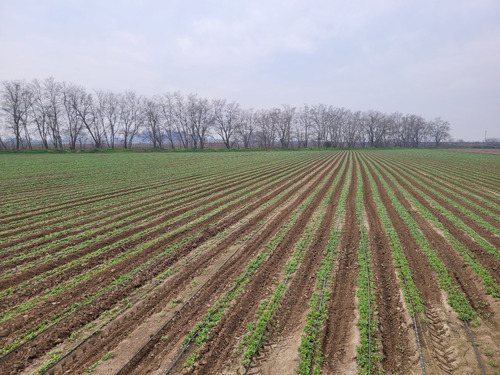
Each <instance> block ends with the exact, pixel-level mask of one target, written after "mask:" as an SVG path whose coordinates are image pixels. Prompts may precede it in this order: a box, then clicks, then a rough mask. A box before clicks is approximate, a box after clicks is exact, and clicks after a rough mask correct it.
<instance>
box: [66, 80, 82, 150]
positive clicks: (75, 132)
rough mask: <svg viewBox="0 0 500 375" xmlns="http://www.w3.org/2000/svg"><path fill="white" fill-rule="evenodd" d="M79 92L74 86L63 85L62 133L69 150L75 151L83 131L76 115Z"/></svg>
mask: <svg viewBox="0 0 500 375" xmlns="http://www.w3.org/2000/svg"><path fill="white" fill-rule="evenodd" d="M80 95H81V90H80V88H79V87H78V86H76V85H74V84H66V83H64V84H63V86H62V102H63V107H64V117H65V129H64V132H65V133H66V135H67V136H68V139H69V149H70V150H75V149H76V143H77V141H78V140H79V139H80V136H81V135H82V131H83V122H82V120H81V118H80V116H79V115H78V111H77V109H76V108H77V106H78V104H79V101H80V100H79V96H80Z"/></svg>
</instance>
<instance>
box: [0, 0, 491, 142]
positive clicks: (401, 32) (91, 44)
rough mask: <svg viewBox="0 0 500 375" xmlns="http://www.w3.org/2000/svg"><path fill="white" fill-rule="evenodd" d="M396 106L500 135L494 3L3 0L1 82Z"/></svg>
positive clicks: (249, 101)
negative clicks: (50, 79) (49, 82)
mask: <svg viewBox="0 0 500 375" xmlns="http://www.w3.org/2000/svg"><path fill="white" fill-rule="evenodd" d="M49 76H53V77H54V78H56V79H57V80H59V81H69V82H74V83H77V84H80V85H83V86H85V87H87V88H88V89H103V90H114V91H123V90H134V91H136V92H138V93H140V94H143V95H154V94H159V93H163V92H167V91H177V90H179V91H181V92H183V93H190V92H193V93H198V94H200V95H202V96H205V97H208V98H226V99H228V100H230V101H236V102H238V103H240V104H241V105H242V106H243V107H244V108H251V107H253V108H270V107H273V106H280V105H281V104H290V105H294V106H301V105H303V104H305V103H308V104H318V103H325V104H331V105H333V106H337V107H346V108H349V109H352V110H370V109H374V110H380V111H383V112H386V113H392V112H395V111H400V112H403V113H413V114H419V115H422V116H423V117H425V118H426V119H428V120H430V119H433V118H435V117H437V116H440V117H442V118H443V119H445V120H448V121H449V122H450V123H451V125H452V136H453V137H454V138H456V139H459V138H462V139H466V140H482V139H484V136H485V131H487V134H488V137H498V138H500V1H498V0H467V1H461V0H439V1H437V0H436V1H427V0H420V1H406V0H387V1H379V0H372V1H356V0H353V1H340V0H339V1H337V0H335V1H333V0H325V1H314V0H313V1H306V0H302V1H292V0H286V1H285V0H283V1H273V0H266V1H260V0H251V1H237V0H226V1H224V0H212V1H210V0H207V1H189V0H184V1H181V0H179V1H174V0H171V1H167V0H163V1H160V0H158V1H153V0H149V1H148V0H136V1H119V0H114V1H111V0H108V1H105V0H98V1H89V0H59V1H55V0H53V1H51V0H31V1H30V0H0V81H3V80H12V79H26V80H31V79H33V78H40V79H43V78H47V77H49Z"/></svg>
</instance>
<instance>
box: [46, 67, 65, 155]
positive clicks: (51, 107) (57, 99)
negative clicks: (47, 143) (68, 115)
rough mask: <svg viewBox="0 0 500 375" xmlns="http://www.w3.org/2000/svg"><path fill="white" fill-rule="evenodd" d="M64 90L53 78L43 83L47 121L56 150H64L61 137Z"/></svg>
mask: <svg viewBox="0 0 500 375" xmlns="http://www.w3.org/2000/svg"><path fill="white" fill-rule="evenodd" d="M62 90H63V85H62V84H61V83H59V82H57V81H56V80H55V79H54V78H53V77H50V78H47V79H46V80H45V81H44V82H43V93H44V100H45V101H46V103H47V106H46V110H47V121H48V126H49V131H50V135H51V139H52V144H53V146H54V148H63V144H62V137H61V121H62V117H63V115H62V111H63V108H62V107H63V105H62V101H63V98H62Z"/></svg>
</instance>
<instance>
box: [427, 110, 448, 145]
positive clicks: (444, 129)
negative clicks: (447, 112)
mask: <svg viewBox="0 0 500 375" xmlns="http://www.w3.org/2000/svg"><path fill="white" fill-rule="evenodd" d="M429 132H430V136H431V137H432V139H433V140H434V144H435V145H436V147H439V145H440V144H441V142H442V141H446V140H447V139H449V138H450V123H449V122H448V121H444V120H442V119H441V118H440V117H438V118H436V119H434V121H432V122H431V123H430V128H429Z"/></svg>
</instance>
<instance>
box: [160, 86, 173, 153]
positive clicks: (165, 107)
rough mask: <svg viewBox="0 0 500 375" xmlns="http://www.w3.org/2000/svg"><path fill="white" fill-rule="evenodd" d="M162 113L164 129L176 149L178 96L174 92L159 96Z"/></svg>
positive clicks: (171, 145) (171, 144)
mask: <svg viewBox="0 0 500 375" xmlns="http://www.w3.org/2000/svg"><path fill="white" fill-rule="evenodd" d="M158 102H159V103H160V108H161V113H162V125H161V127H162V130H163V132H164V134H165V136H166V138H167V139H168V141H169V143H170V147H171V148H172V149H175V141H176V132H175V128H176V120H177V118H176V107H175V106H176V98H175V95H174V94H171V93H166V94H164V95H162V96H161V97H159V98H158Z"/></svg>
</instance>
